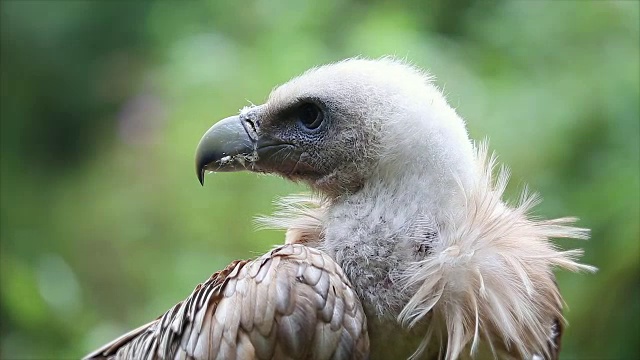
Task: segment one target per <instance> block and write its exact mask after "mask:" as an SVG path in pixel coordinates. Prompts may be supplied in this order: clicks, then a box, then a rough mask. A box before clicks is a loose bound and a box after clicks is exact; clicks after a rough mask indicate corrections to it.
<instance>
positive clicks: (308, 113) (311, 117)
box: [297, 103, 323, 130]
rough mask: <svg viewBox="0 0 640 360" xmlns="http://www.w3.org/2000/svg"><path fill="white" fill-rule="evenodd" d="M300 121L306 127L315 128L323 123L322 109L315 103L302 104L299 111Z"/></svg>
mask: <svg viewBox="0 0 640 360" xmlns="http://www.w3.org/2000/svg"><path fill="white" fill-rule="evenodd" d="M297 117H298V122H299V123H301V124H302V125H303V126H304V127H305V128H307V129H310V130H313V129H317V128H318V126H320V124H322V120H323V116H322V111H321V110H320V108H318V106H316V105H315V104H311V103H307V104H304V105H302V106H301V107H300V108H299V110H298V113H297Z"/></svg>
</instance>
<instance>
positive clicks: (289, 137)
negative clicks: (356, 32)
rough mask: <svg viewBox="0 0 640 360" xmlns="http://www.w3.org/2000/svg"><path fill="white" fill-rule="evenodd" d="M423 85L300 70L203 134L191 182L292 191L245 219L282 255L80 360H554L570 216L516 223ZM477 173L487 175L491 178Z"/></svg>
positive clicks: (475, 150) (398, 66) (395, 69)
mask: <svg viewBox="0 0 640 360" xmlns="http://www.w3.org/2000/svg"><path fill="white" fill-rule="evenodd" d="M495 168H496V160H495V157H494V156H492V155H491V154H489V153H488V151H487V146H486V145H485V144H484V143H480V144H479V145H474V143H473V142H472V141H470V139H469V137H468V135H467V131H466V128H465V123H464V121H463V120H462V119H461V118H460V116H459V115H458V114H457V113H456V111H455V110H454V109H453V108H451V107H450V106H449V105H448V104H447V102H446V100H445V98H444V96H443V94H442V92H441V91H440V90H439V89H438V88H437V87H436V86H435V85H434V83H433V82H432V79H431V78H430V76H429V75H427V74H425V73H424V72H423V71H421V70H419V69H417V68H416V67H414V66H411V65H408V64H407V63H405V62H403V61H399V60H395V59H391V58H383V59H378V60H366V59H348V60H345V61H341V62H338V63H334V64H330V65H326V66H322V67H318V68H314V69H311V70H309V71H307V72H305V73H304V74H302V75H301V76H299V77H296V78H294V79H293V80H291V81H289V82H288V83H286V84H284V85H281V86H279V87H277V88H276V89H275V90H273V91H272V92H271V94H270V95H269V98H268V100H267V101H266V102H265V103H264V104H263V105H258V106H250V107H246V108H244V109H242V110H241V111H240V114H239V115H237V116H232V117H229V118H226V119H224V120H222V121H220V122H218V123H217V124H215V125H213V127H211V129H209V130H208V131H207V132H206V133H205V134H204V136H203V137H202V140H201V141H200V143H199V144H198V148H197V150H196V171H197V176H198V179H199V180H200V182H203V181H204V174H205V172H206V171H240V170H248V171H254V172H261V173H273V174H278V175H281V176H283V177H284V178H287V179H289V180H292V181H300V182H304V183H306V184H308V185H309V187H310V188H311V190H312V191H313V193H314V195H313V196H309V197H303V196H299V197H293V198H287V199H285V200H283V202H282V210H281V211H279V212H278V213H276V214H275V216H274V217H272V218H268V219H266V220H263V221H264V222H265V223H266V224H267V225H269V226H275V227H280V228H285V229H286V238H285V242H286V244H285V245H284V246H282V247H279V248H276V249H275V250H273V251H271V252H269V253H267V254H265V255H263V256H262V257H260V258H258V259H255V260H252V261H236V262H233V263H231V264H230V265H229V266H228V267H227V268H226V269H224V270H222V271H219V272H217V273H215V274H214V275H213V276H211V278H210V279H209V280H207V281H206V282H204V283H203V284H200V285H198V286H197V287H196V289H195V290H194V291H193V293H192V294H191V295H190V296H189V297H188V298H187V299H186V300H185V301H183V302H181V303H179V304H178V305H176V306H174V307H173V308H172V309H171V310H169V311H168V312H167V313H165V314H164V315H163V316H161V317H159V318H158V319H156V320H155V321H153V322H151V323H149V324H147V325H144V326H142V327H140V328H138V329H136V330H133V331H132V332H130V333H128V334H126V335H124V336H122V337H120V338H119V339H117V340H115V341H113V342H111V343H110V344H108V345H106V346H104V347H103V348H101V349H99V350H97V351H96V352H94V353H92V354H90V355H89V356H88V358H92V359H98V358H110V359H111V358H116V359H367V358H370V359H402V358H408V357H413V358H416V359H418V358H419V359H422V358H426V359H435V358H444V359H456V358H460V357H465V358H466V357H484V356H487V355H488V356H493V357H499V358H518V359H520V358H526V359H542V358H544V359H557V358H558V352H559V350H560V337H561V335H562V329H563V322H564V319H563V317H562V306H563V300H562V297H561V295H560V292H559V290H558V287H557V286H556V283H555V280H554V275H553V273H552V271H553V269H554V268H564V269H568V270H571V271H578V270H589V271H592V270H594V268H592V267H590V266H586V265H583V264H580V263H578V262H577V261H576V258H577V257H578V256H579V255H580V253H581V252H580V250H569V251H562V250H559V249H558V248H557V247H556V246H555V245H554V244H553V242H552V241H551V239H552V238H576V239H586V238H587V237H588V230H586V229H581V228H577V227H573V226H572V224H573V223H574V221H575V219H574V218H561V219H554V220H541V219H538V218H534V217H532V216H530V215H529V213H530V209H531V208H532V207H533V206H534V205H536V203H537V202H538V199H537V197H536V196H534V195H530V194H528V193H526V191H525V192H524V193H523V194H522V196H521V198H520V201H519V202H518V204H516V205H510V204H507V203H506V202H505V201H504V200H503V199H502V195H503V192H504V190H505V187H506V185H507V181H508V178H509V175H508V172H507V170H505V169H504V168H500V169H499V170H496V169H495ZM494 170H496V171H495V172H497V175H496V176H495V177H494V175H493V173H494Z"/></svg>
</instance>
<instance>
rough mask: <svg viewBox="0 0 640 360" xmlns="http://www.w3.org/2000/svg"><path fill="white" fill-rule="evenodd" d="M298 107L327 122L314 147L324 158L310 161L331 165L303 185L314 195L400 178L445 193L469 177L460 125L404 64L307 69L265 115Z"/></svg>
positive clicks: (468, 150)
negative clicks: (305, 104) (309, 104)
mask: <svg viewBox="0 0 640 360" xmlns="http://www.w3.org/2000/svg"><path fill="white" fill-rule="evenodd" d="M300 99H313V100H314V101H318V102H319V103H321V104H322V106H323V107H324V110H325V114H324V115H325V116H326V117H327V120H326V121H327V123H328V124H327V129H326V135H325V136H322V137H319V138H318V139H317V141H316V143H319V144H321V145H322V146H323V147H324V150H325V151H323V152H321V153H320V152H315V153H314V156H315V157H316V158H323V159H325V164H323V165H326V164H328V163H330V165H329V166H328V168H327V169H323V170H324V174H325V177H324V178H321V179H314V181H312V182H310V183H311V186H312V187H315V188H317V189H318V190H320V191H323V190H328V191H327V192H328V193H330V194H332V195H334V194H335V195H341V194H342V193H344V191H348V192H353V191H355V190H358V189H360V188H362V186H363V185H364V183H366V182H367V181H375V182H380V181H382V182H397V181H398V180H399V179H401V178H403V177H405V176H420V177H422V181H425V182H427V184H426V187H428V188H429V191H431V192H433V191H434V190H435V189H441V190H442V191H445V190H444V189H445V188H447V189H448V190H447V191H450V189H452V188H455V183H454V182H455V181H456V180H457V181H461V182H462V183H463V184H468V183H470V182H471V181H472V179H473V178H474V177H475V176H476V175H475V174H474V171H475V168H474V167H473V166H472V165H473V149H472V145H471V142H470V141H469V138H468V135H467V132H466V129H465V125H464V122H463V121H462V119H461V118H460V117H459V116H458V115H457V114H456V112H455V111H454V110H453V109H452V108H451V107H450V106H449V105H448V104H447V102H446V100H445V99H444V97H443V95H442V93H441V92H440V91H439V90H438V89H437V87H436V86H435V85H434V84H433V81H432V78H431V77H430V76H428V75H427V74H425V73H424V72H422V71H420V70H419V69H417V68H415V67H413V66H410V65H408V64H406V63H405V62H402V61H399V60H395V59H392V58H383V59H379V60H366V59H349V60H345V61H342V62H338V63H334V64H330V65H326V66H322V67H319V68H314V69H311V70H309V71H307V72H305V73H304V74H302V75H301V76H299V77H297V78H294V79H293V80H291V81H289V82H287V83H286V84H284V85H282V86H280V87H278V88H276V89H275V90H274V91H273V92H272V93H271V95H270V96H269V99H268V101H267V102H266V104H265V105H264V107H265V109H264V111H265V113H267V114H278V113H279V112H280V111H282V109H283V108H287V107H290V106H292V105H293V104H296V103H297V102H299V101H300ZM274 116H275V115H274ZM320 167H322V165H321V166H320ZM454 177H455V178H456V179H455V180H454ZM303 180H305V179H304V178H303Z"/></svg>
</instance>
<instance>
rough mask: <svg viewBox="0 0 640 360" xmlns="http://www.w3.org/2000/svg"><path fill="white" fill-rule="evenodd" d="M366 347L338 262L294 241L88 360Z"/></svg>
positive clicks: (342, 352)
mask: <svg viewBox="0 0 640 360" xmlns="http://www.w3.org/2000/svg"><path fill="white" fill-rule="evenodd" d="M368 352H369V338H368V335H367V322H366V319H365V315H364V312H363V310H362V305H361V304H360V301H359V300H358V298H357V297H356V294H355V293H354V291H353V290H352V288H351V284H350V283H349V280H348V279H347V278H346V277H345V275H344V274H343V273H342V270H341V269H340V267H339V266H338V265H337V264H336V263H335V262H334V261H333V260H332V259H331V258H330V257H328V256H327V255H326V254H324V253H323V252H321V251H319V250H317V249H313V248H309V247H306V246H304V245H299V244H292V245H285V246H282V247H280V248H277V249H275V250H273V251H271V252H269V253H267V254H265V255H264V256H262V257H260V258H258V259H256V260H253V261H235V262H233V263H231V264H230V265H229V266H227V267H226V268H225V269H224V270H222V271H219V272H217V273H215V274H213V275H212V276H211V278H209V279H208V280H207V281H206V282H204V283H203V284H200V285H198V286H197V287H196V288H195V290H194V291H193V293H191V295H190V296H189V297H188V298H187V299H186V300H184V301H183V302H180V303H178V304H177V305H175V306H174V307H173V308H171V309H170V310H169V311H167V312H166V313H165V314H164V315H163V316H161V317H160V318H158V319H156V320H155V321H153V322H151V323H149V324H147V325H144V326H142V327H140V328H138V329H136V330H133V331H131V332H129V333H127V334H125V335H123V336H121V337H120V338H118V339H116V340H114V341H112V342H111V343H109V344H107V345H105V346H103V347H102V348H100V349H98V350H97V351H95V352H93V353H91V354H89V355H88V356H87V357H86V359H366V358H367V357H368Z"/></svg>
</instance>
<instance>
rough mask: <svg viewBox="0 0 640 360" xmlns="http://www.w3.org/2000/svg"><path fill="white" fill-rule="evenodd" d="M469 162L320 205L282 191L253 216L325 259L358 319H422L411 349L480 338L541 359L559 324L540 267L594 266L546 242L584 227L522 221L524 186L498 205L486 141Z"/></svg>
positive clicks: (527, 205) (465, 345)
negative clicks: (364, 315) (429, 182)
mask: <svg viewBox="0 0 640 360" xmlns="http://www.w3.org/2000/svg"><path fill="white" fill-rule="evenodd" d="M473 159H474V161H473V166H472V168H473V169H474V170H473V172H470V173H469V174H477V178H474V177H467V178H466V181H465V180H464V179H463V180H460V179H458V180H456V176H454V177H452V178H450V179H447V180H446V181H440V182H439V184H440V185H443V184H444V185H446V186H440V188H439V189H440V190H442V191H439V192H435V193H434V192H430V191H428V189H429V188H428V187H427V186H424V187H422V186H417V185H416V183H415V182H414V181H417V180H419V178H413V177H411V176H408V177H407V176H405V179H406V182H402V181H400V182H397V183H390V184H385V183H384V182H381V183H379V185H377V186H374V185H369V186H368V187H367V186H365V187H364V188H363V189H362V191H360V192H358V193H356V194H353V195H351V196H348V197H345V198H342V199H337V200H334V201H331V202H326V201H325V202H322V201H319V202H318V201H313V200H309V199H308V198H307V199H304V198H300V197H298V198H292V199H288V200H286V201H285V202H284V203H283V209H282V211H280V212H279V213H277V214H276V217H274V218H270V219H268V220H266V221H264V220H263V223H266V224H267V226H269V227H284V228H287V229H288V231H287V242H303V243H307V244H309V245H311V246H316V247H320V248H321V249H323V250H325V251H327V252H328V253H329V254H330V255H331V256H332V257H334V259H336V261H337V262H338V263H339V264H341V266H342V267H343V270H344V271H345V274H346V275H347V276H348V277H349V279H350V280H351V281H352V283H353V285H354V287H355V288H356V291H357V292H358V294H359V295H360V297H361V299H362V300H363V303H364V304H365V307H366V308H367V309H368V313H369V315H370V316H376V317H379V318H383V319H384V318H387V319H391V318H397V319H398V321H400V322H401V323H402V324H404V326H406V327H407V328H411V327H413V326H416V325H418V324H424V323H425V321H427V318H429V319H431V320H429V321H428V324H429V325H428V331H426V333H425V334H424V335H423V336H424V342H423V345H424V347H426V345H427V344H429V343H430V340H431V337H432V336H436V337H437V338H440V339H446V340H443V341H444V344H443V345H444V348H445V349H446V354H445V358H447V359H455V358H457V357H458V356H459V355H460V354H461V353H463V352H467V351H468V352H471V353H472V354H473V353H476V352H477V351H478V345H479V344H480V343H481V341H482V343H483V344H484V345H486V346H488V347H489V348H490V351H492V352H494V353H501V354H503V355H501V356H504V352H505V351H506V352H508V353H509V354H510V356H511V357H516V358H532V357H533V356H534V355H542V356H545V357H548V356H549V354H551V353H553V352H554V351H555V348H554V346H555V345H554V344H555V340H556V339H555V336H556V332H557V331H558V330H557V329H556V328H557V326H560V325H557V324H562V322H563V318H562V314H561V309H562V298H561V296H560V293H559V291H558V288H557V287H556V285H555V280H554V276H553V274H552V270H553V269H554V268H555V267H562V268H565V269H569V270H572V271H578V270H588V271H593V270H595V269H594V268H593V267H590V266H586V265H582V264H580V263H578V262H576V261H575V259H576V258H577V257H578V256H579V255H580V254H581V251H580V250H570V251H559V250H558V249H557V248H556V247H555V246H554V244H553V243H552V242H551V241H550V239H551V238H563V237H566V238H577V239H584V238H587V237H588V231H587V230H585V229H580V228H575V227H573V226H571V224H572V223H573V222H574V221H575V219H573V218H562V219H555V220H537V219H533V218H530V217H529V215H528V213H529V211H530V209H531V208H532V207H533V206H534V205H535V204H536V203H537V198H536V197H535V196H531V195H529V194H527V193H526V192H525V193H523V195H522V198H521V200H520V203H519V204H518V205H517V206H515V207H510V206H507V205H506V204H505V203H504V202H503V201H502V199H501V197H502V194H503V192H504V189H505V187H506V184H507V182H508V173H507V172H506V171H504V170H503V171H501V172H500V173H499V174H498V177H497V180H495V181H494V179H493V176H492V170H493V169H494V167H495V159H493V158H492V157H490V156H489V155H488V154H487V150H486V146H481V147H480V148H479V149H478V151H477V152H476V153H475V154H474V157H473ZM436 178H438V177H436ZM454 183H455V184H456V185H455V187H454V188H455V189H457V190H453V189H452V190H453V192H451V193H449V192H447V191H448V190H449V186H452V187H453V186H454V185H453V184H454ZM411 186H413V187H411ZM425 189H426V190H425ZM428 314H431V316H429V317H428V316H427V315H428ZM431 343H433V341H431ZM436 343H438V342H437V341H436ZM424 347H422V348H420V349H419V351H418V353H420V352H421V351H423V350H424V349H425V348H424ZM465 349H466V350H465ZM418 353H417V354H418Z"/></svg>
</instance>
